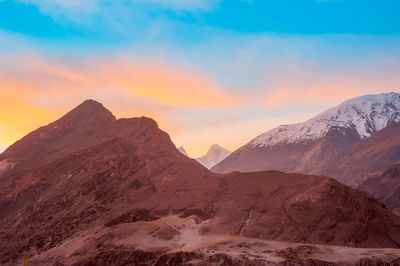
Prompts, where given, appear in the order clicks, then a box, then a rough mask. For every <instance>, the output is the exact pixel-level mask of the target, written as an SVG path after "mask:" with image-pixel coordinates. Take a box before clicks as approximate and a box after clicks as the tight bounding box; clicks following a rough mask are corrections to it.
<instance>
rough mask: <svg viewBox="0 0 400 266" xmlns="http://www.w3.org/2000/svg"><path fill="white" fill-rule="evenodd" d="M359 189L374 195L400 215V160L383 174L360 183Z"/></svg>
mask: <svg viewBox="0 0 400 266" xmlns="http://www.w3.org/2000/svg"><path fill="white" fill-rule="evenodd" d="M357 189H359V190H361V191H365V192H366V193H368V194H370V195H373V196H374V197H375V198H377V199H378V200H380V201H382V202H383V203H385V205H386V206H387V207H388V208H389V209H391V210H392V211H393V212H395V213H397V214H398V215H400V161H399V162H398V163H396V164H394V165H393V166H391V167H390V168H388V169H386V170H385V171H382V173H381V174H377V175H375V176H371V177H370V178H369V179H367V180H365V181H364V182H362V183H361V184H359V185H358V186H357Z"/></svg>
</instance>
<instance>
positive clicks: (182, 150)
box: [178, 147, 188, 157]
mask: <svg viewBox="0 0 400 266" xmlns="http://www.w3.org/2000/svg"><path fill="white" fill-rule="evenodd" d="M178 151H180V152H181V153H182V154H183V155H185V156H187V157H188V155H187V153H186V151H185V149H184V148H183V147H179V149H178Z"/></svg>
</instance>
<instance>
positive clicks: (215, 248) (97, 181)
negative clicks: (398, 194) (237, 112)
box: [0, 101, 400, 265]
mask: <svg viewBox="0 0 400 266" xmlns="http://www.w3.org/2000/svg"><path fill="white" fill-rule="evenodd" d="M0 161H1V162H2V165H3V168H2V173H1V175H0V188H1V190H0V264H1V265H21V264H22V260H23V257H24V255H25V254H28V255H29V256H30V260H29V265H190V264H192V265H279V264H282V265H337V264H342V265H398V264H399V259H400V249H399V248H400V217H398V216H397V215H395V214H394V213H392V212H391V211H389V210H388V209H386V207H385V206H384V205H383V204H382V203H380V202H379V201H377V200H376V199H374V198H372V197H369V196H367V195H366V194H364V193H362V192H359V191H357V190H354V189H352V188H349V187H347V186H345V185H342V184H340V183H339V182H337V181H335V180H333V179H330V178H327V177H321V176H312V175H301V174H285V173H282V172H277V171H266V172H256V173H239V172H235V173H230V174H214V173H212V172H210V171H208V170H207V169H206V168H205V167H203V166H202V165H200V164H199V163H198V162H196V161H195V160H192V159H189V158H188V157H186V156H184V155H183V154H181V152H179V151H178V150H177V149H176V147H175V145H174V144H173V143H172V142H171V140H170V138H169V136H168V134H166V133H165V132H163V131H161V130H160V129H159V128H158V126H157V124H156V122H155V121H153V120H152V119H149V118H144V117H141V118H131V119H118V120H116V119H115V117H114V116H113V115H112V114H111V113H110V112H109V111H108V110H106V109H105V108H104V107H103V106H102V105H101V104H99V103H97V102H94V101H86V102H84V103H83V104H81V105H80V106H78V107H77V108H75V109H74V110H72V111H71V112H70V113H68V114H67V115H66V116H64V117H63V118H61V119H60V120H58V121H55V122H54V123H52V124H50V125H48V126H45V127H42V128H40V129H38V130H37V131H34V132H32V133H31V134H29V135H27V136H26V137H25V138H23V139H21V140H20V141H18V142H17V143H15V144H14V145H12V146H11V147H10V148H9V149H7V150H6V151H5V152H4V153H3V154H2V155H1V156H0Z"/></svg>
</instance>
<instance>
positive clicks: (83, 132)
mask: <svg viewBox="0 0 400 266" xmlns="http://www.w3.org/2000/svg"><path fill="white" fill-rule="evenodd" d="M115 122H116V118H115V116H114V115H113V114H112V113H111V112H110V111H108V110H107V109H106V108H104V106H103V105H102V104H100V103H98V102H96V101H93V100H87V101H85V102H83V103H82V104H80V105H79V106H78V107H76V108H75V109H73V110H72V111H70V112H69V113H67V114H66V115H65V116H63V117H62V118H60V119H58V120H57V121H55V122H53V123H51V124H49V125H47V126H44V127H41V128H39V129H37V130H35V131H33V132H31V133H29V134H28V135H27V136H25V137H23V138H22V139H21V140H19V141H17V142H16V143H14V144H13V145H11V146H10V147H9V148H8V149H7V150H6V151H4V152H3V153H2V154H1V155H0V179H3V178H5V177H7V176H11V175H13V174H20V173H22V172H24V171H27V170H30V169H33V168H36V167H38V166H41V165H44V164H46V163H48V162H50V161H52V160H54V159H56V158H58V157H60V156H63V155H67V154H69V153H71V152H74V151H77V150H81V149H83V148H85V147H90V146H91V145H94V144H97V143H100V142H102V141H103V139H101V138H100V139H98V137H97V136H98V135H99V133H101V132H102V131H104V130H105V129H106V128H109V127H110V126H111V125H113V124H114V123H115Z"/></svg>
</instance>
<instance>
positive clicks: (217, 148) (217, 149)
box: [207, 144, 230, 153]
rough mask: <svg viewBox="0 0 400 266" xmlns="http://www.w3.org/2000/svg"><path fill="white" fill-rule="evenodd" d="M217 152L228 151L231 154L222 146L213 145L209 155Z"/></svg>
mask: <svg viewBox="0 0 400 266" xmlns="http://www.w3.org/2000/svg"><path fill="white" fill-rule="evenodd" d="M215 151H227V152H230V151H229V150H228V149H226V148H224V147H222V146H221V145H218V144H213V145H211V147H210V148H209V149H208V151H207V153H210V152H215Z"/></svg>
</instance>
